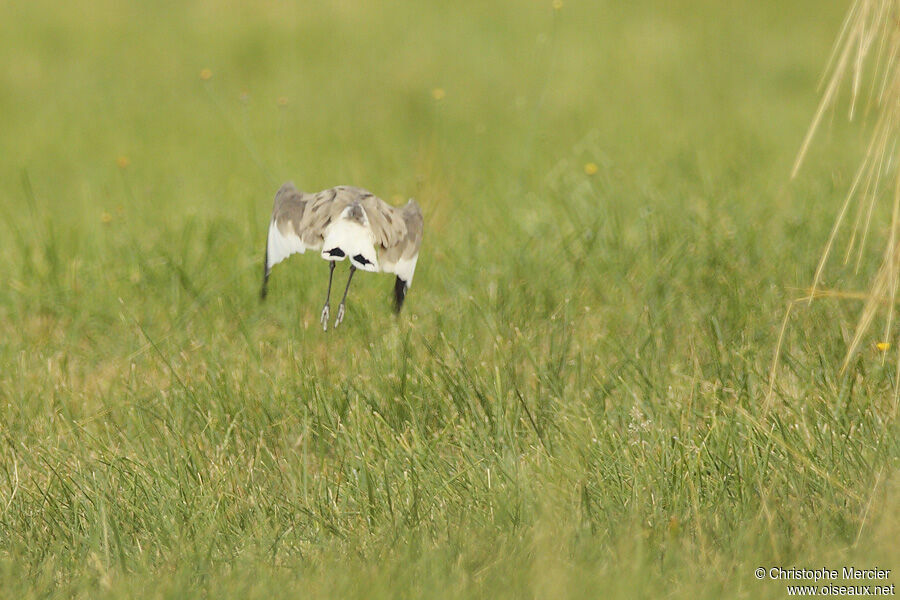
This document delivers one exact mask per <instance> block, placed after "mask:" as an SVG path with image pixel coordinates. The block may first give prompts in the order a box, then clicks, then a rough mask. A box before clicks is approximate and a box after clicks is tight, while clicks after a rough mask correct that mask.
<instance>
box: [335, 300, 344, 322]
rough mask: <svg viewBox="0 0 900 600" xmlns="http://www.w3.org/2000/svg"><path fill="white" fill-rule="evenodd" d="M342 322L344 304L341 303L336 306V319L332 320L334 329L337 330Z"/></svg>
mask: <svg viewBox="0 0 900 600" xmlns="http://www.w3.org/2000/svg"><path fill="white" fill-rule="evenodd" d="M343 320H344V303H343V302H341V305H340V306H338V314H337V318H335V320H334V328H335V329H337V326H338V325H340V324H341V321H343Z"/></svg>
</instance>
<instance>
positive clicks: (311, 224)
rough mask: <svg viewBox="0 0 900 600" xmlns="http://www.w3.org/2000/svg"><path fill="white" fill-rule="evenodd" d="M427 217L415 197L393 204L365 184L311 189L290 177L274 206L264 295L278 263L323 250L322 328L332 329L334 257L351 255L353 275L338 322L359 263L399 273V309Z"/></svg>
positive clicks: (366, 268) (367, 268)
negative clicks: (297, 184) (310, 191)
mask: <svg viewBox="0 0 900 600" xmlns="http://www.w3.org/2000/svg"><path fill="white" fill-rule="evenodd" d="M423 223H424V222H423V219H422V210H421V209H420V208H419V205H418V204H416V201H415V200H412V199H410V201H409V202H407V203H406V205H405V206H391V205H390V204H388V203H387V202H385V201H384V200H382V199H381V198H379V197H377V196H376V195H374V194H372V193H371V192H369V191H367V190H364V189H362V188H357V187H349V186H338V187H335V188H331V189H328V190H323V191H321V192H319V193H317V194H306V193H304V192H301V191H298V190H297V188H295V187H294V184H293V183H285V184H284V185H283V186H281V189H279V190H278V193H277V194H275V205H274V206H273V207H272V220H271V221H270V223H269V236H268V240H267V242H266V257H265V264H264V265H263V266H264V271H263V283H262V289H261V290H260V298H261V299H262V300H265V298H266V293H267V285H268V282H269V274H270V273H271V271H272V267H273V266H275V265H277V264H278V263H280V262H281V261H283V260H284V259H285V258H287V257H288V256H290V255H292V254H295V253H300V254H302V253H304V252H306V251H307V250H318V251H320V252H321V254H320V256H321V257H322V258H323V259H325V260H327V261H328V293H327V294H326V296H325V307H324V308H323V309H322V316H321V319H320V321H321V323H322V329H323V330H326V331H327V330H328V318H329V315H330V312H331V309H330V306H329V303H330V300H331V280H332V278H333V277H334V267H335V263H337V261H339V260H344V259H345V258H346V259H349V260H350V276H349V277H348V278H347V286H346V287H345V288H344V296H343V298H341V304H340V306H338V312H337V317H336V318H335V321H334V326H335V327H337V326H338V325H340V324H341V321H343V320H344V304H345V303H346V301H347V292H348V291H349V289H350V281H351V280H352V279H353V274H354V273H355V272H356V270H357V269H361V270H363V271H371V272H373V273H379V272H385V273H393V274H394V275H396V276H397V278H396V280H395V281H394V310H395V312H398V313H399V312H400V309H401V308H402V307H403V300H404V299H405V298H406V292H407V291H408V290H409V286H410V284H411V283H412V279H413V274H414V273H415V270H416V261H417V260H418V259H419V246H421V245H422V227H423Z"/></svg>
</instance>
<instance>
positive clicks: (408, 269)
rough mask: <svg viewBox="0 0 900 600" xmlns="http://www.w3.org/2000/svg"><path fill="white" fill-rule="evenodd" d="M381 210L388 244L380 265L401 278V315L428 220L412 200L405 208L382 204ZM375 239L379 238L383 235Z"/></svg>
mask: <svg viewBox="0 0 900 600" xmlns="http://www.w3.org/2000/svg"><path fill="white" fill-rule="evenodd" d="M381 206H382V210H381V211H379V212H377V213H376V214H379V215H380V216H382V217H383V218H384V221H385V224H384V225H380V226H379V227H380V228H381V234H382V235H383V239H384V240H385V241H386V242H387V244H386V245H382V246H380V251H379V253H378V262H379V264H380V266H381V270H382V271H385V272H387V273H393V274H395V275H396V276H397V279H396V281H395V282H394V310H396V311H397V312H400V308H401V307H402V306H403V300H404V299H405V298H406V292H407V291H408V290H409V286H410V284H411V283H412V279H413V275H414V274H415V271H416V263H417V262H418V260H419V247H421V245H422V234H423V230H424V219H423V218H422V209H421V208H419V205H418V204H416V201H415V200H412V199H410V201H409V202H407V203H406V205H405V206H402V207H393V206H390V205H388V204H385V203H384V202H381ZM369 222H370V223H371V224H372V230H373V231H375V230H376V229H377V228H378V227H376V225H375V224H374V223H373V221H372V217H371V216H370V217H369ZM375 235H376V238H378V236H379V234H378V233H376V234H375Z"/></svg>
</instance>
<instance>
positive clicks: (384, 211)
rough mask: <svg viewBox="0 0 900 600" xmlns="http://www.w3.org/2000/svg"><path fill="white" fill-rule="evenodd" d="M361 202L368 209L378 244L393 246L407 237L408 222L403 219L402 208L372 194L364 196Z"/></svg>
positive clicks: (383, 246)
mask: <svg viewBox="0 0 900 600" xmlns="http://www.w3.org/2000/svg"><path fill="white" fill-rule="evenodd" d="M361 204H362V205H363V208H364V209H365V210H366V216H367V217H368V218H369V227H370V228H371V229H372V235H373V236H375V243H376V244H377V245H379V246H381V247H382V248H391V247H393V246H396V245H397V244H399V243H401V242H402V241H403V240H404V239H406V222H405V221H404V220H403V215H402V209H400V208H397V207H394V206H391V205H390V204H388V203H387V202H385V201H384V200H382V199H381V198H379V197H377V196H373V195H371V194H370V195H368V196H366V197H364V198H363V199H362V200H361Z"/></svg>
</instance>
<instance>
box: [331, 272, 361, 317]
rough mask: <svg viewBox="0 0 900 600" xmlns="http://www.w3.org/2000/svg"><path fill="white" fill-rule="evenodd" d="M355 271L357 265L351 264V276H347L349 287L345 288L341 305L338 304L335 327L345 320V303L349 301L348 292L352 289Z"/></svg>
mask: <svg viewBox="0 0 900 600" xmlns="http://www.w3.org/2000/svg"><path fill="white" fill-rule="evenodd" d="M354 273H356V267H354V266H353V265H350V277H348V278H347V287H345V288H344V297H343V298H341V305H340V306H338V314H337V318H336V319H335V320H334V326H335V328H337V326H338V325H340V324H341V321H343V320H344V303H345V302H346V301H347V292H348V291H350V280H351V279H353V274H354Z"/></svg>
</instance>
